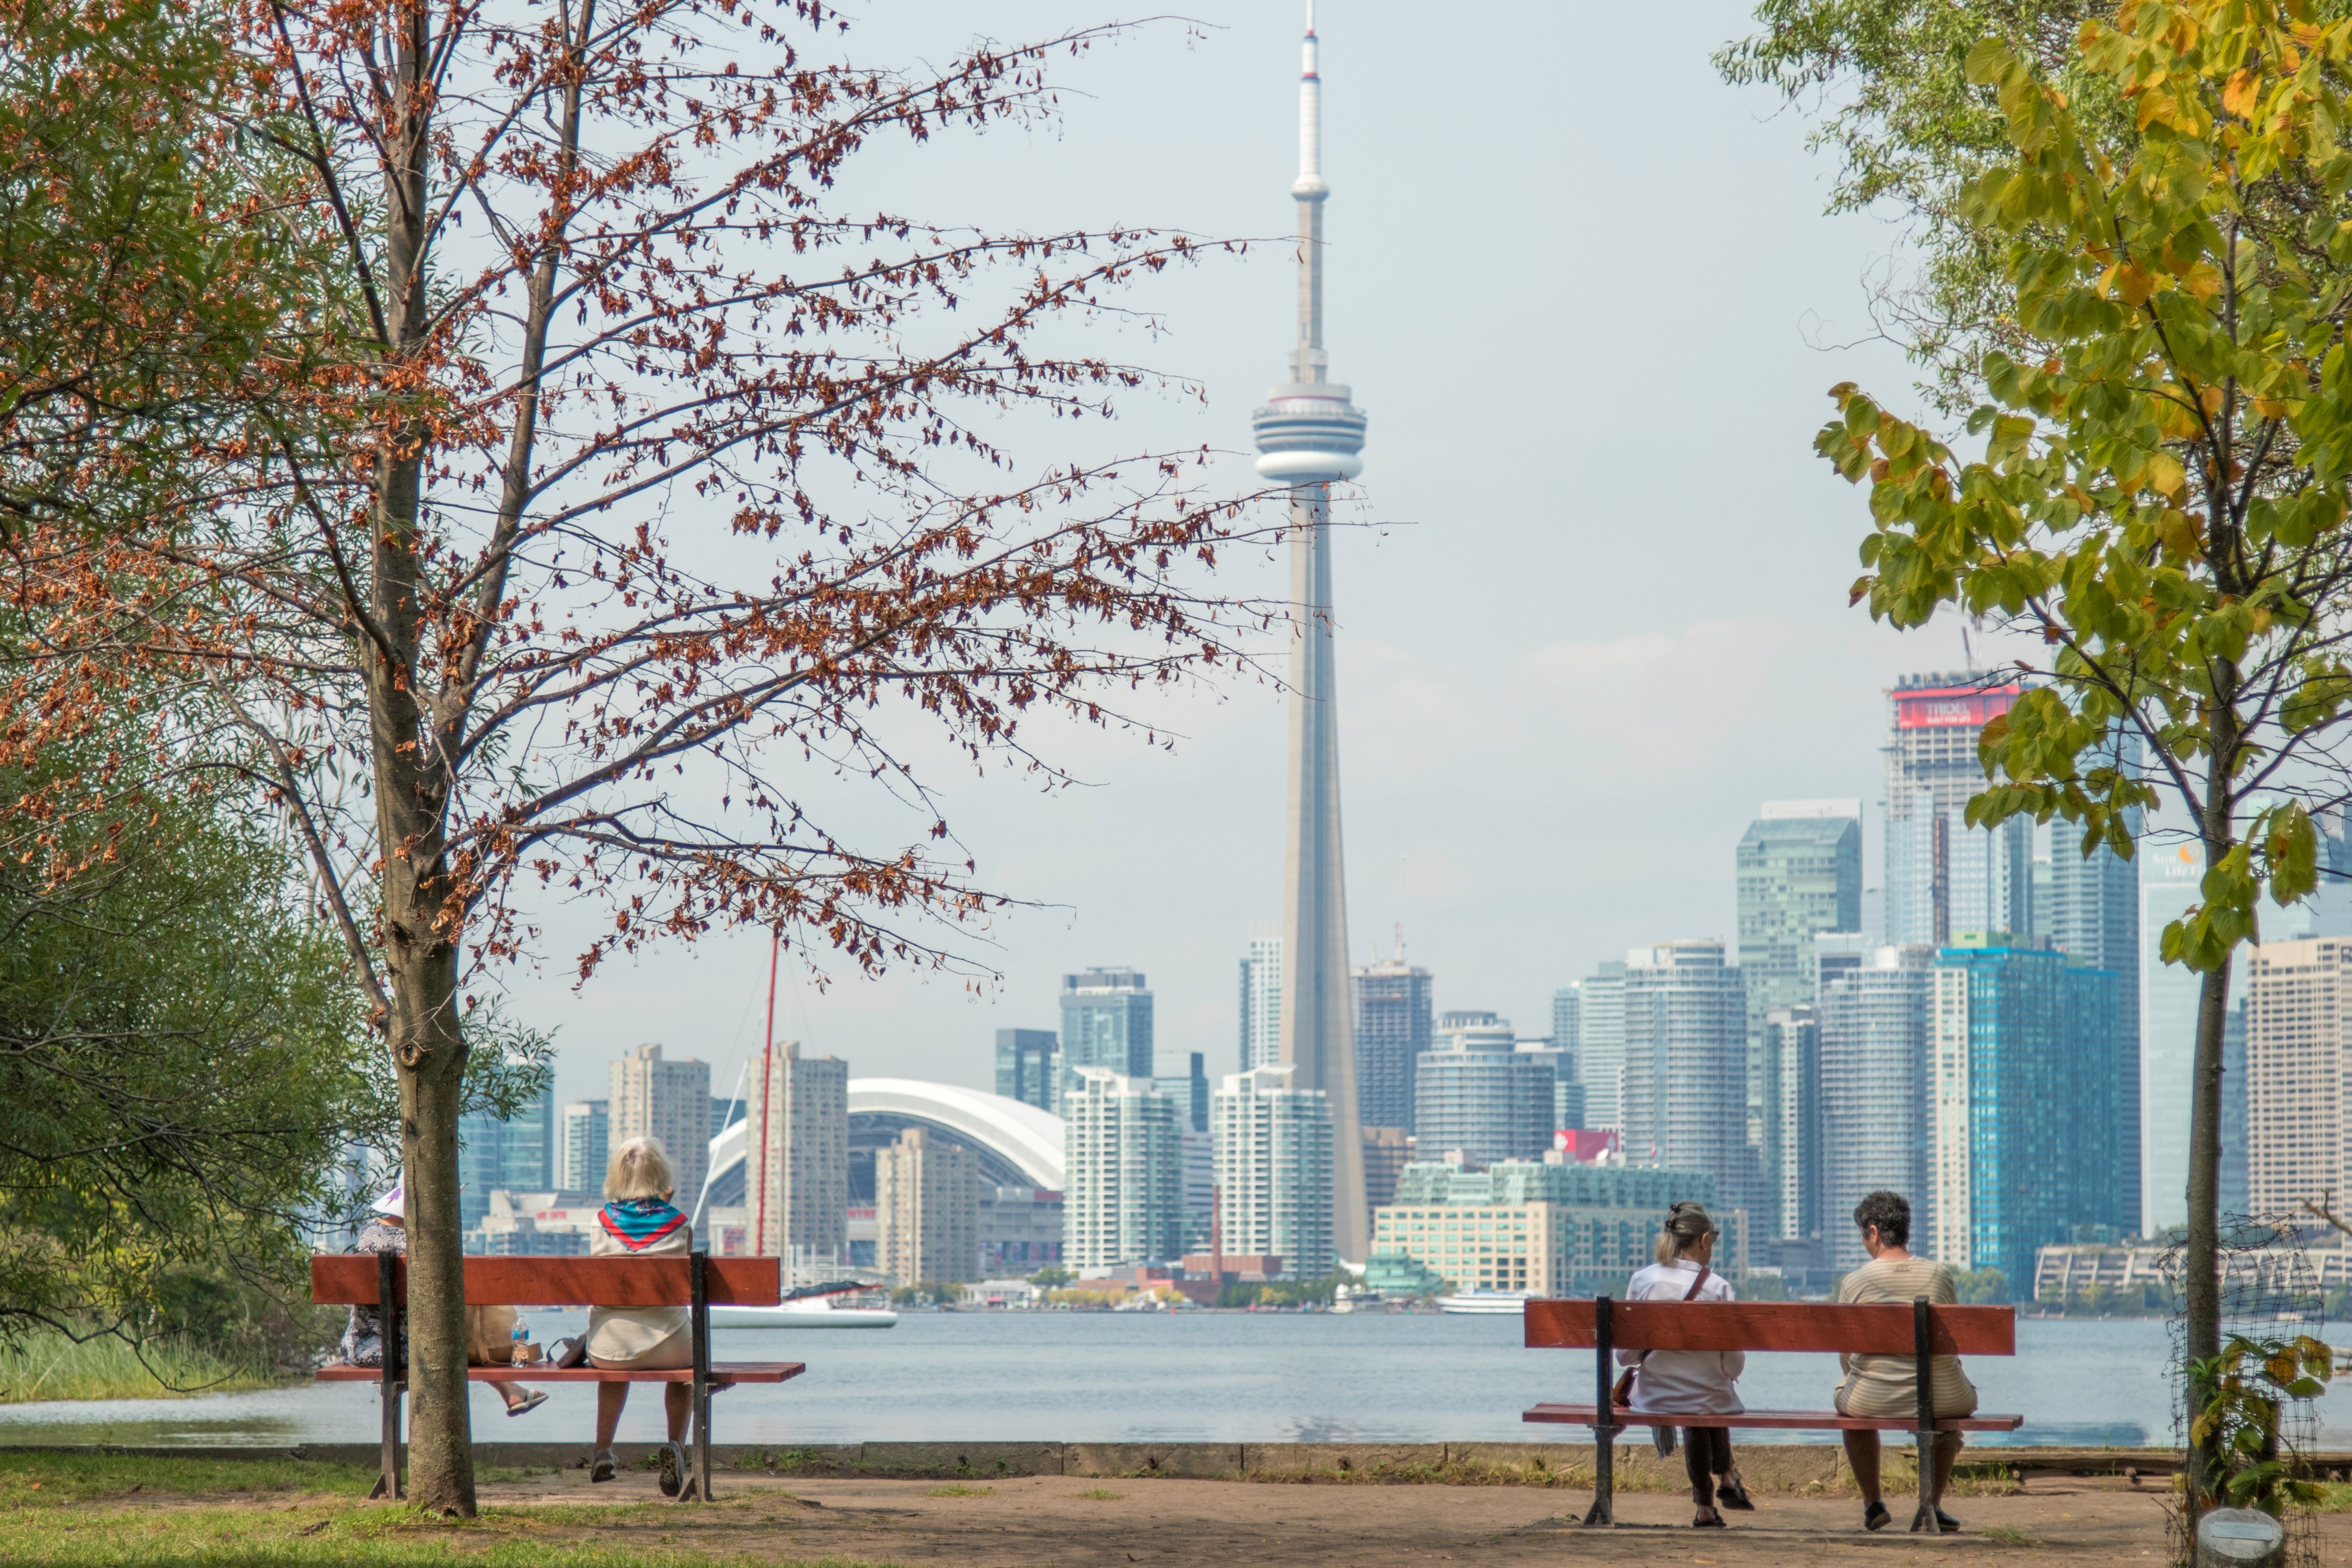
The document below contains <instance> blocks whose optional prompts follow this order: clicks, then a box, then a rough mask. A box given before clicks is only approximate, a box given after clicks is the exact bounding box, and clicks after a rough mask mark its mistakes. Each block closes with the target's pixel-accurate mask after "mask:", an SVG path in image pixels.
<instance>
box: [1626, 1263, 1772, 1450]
mask: <svg viewBox="0 0 2352 1568" xmlns="http://www.w3.org/2000/svg"><path fill="white" fill-rule="evenodd" d="M1698 1269H1699V1266H1698V1265H1697V1264H1696V1263H1693V1262H1690V1261H1689V1260H1687V1259H1685V1258H1677V1259H1675V1261H1674V1262H1672V1263H1653V1264H1651V1265H1650V1266H1649V1267H1648V1268H1644V1269H1643V1270H1641V1271H1640V1272H1639V1273H1637V1274H1635V1275H1634V1276H1633V1279H1630V1280H1628V1281H1627V1282H1626V1285H1625V1299H1626V1300H1629V1301H1679V1300H1682V1299H1683V1298H1684V1297H1685V1296H1687V1295H1689V1294H1690V1288H1691V1277H1692V1276H1693V1275H1695V1274H1696V1273H1697V1272H1698ZM1690 1299H1691V1300H1694V1301H1729V1300H1734V1299H1735V1298H1734V1297H1733V1295H1732V1293H1731V1281H1730V1280H1728V1279H1725V1278H1724V1277H1723V1276H1722V1275H1720V1274H1717V1273H1715V1272H1713V1271H1710V1272H1709V1273H1708V1274H1707V1277H1706V1284H1704V1285H1701V1286H1700V1287H1699V1289H1698V1294H1697V1295H1696V1296H1691V1298H1690ZM1637 1363H1638V1364H1639V1365H1640V1367H1641V1370H1640V1371H1639V1372H1636V1373H1634V1374H1633V1413H1634V1415H1636V1416H1637V1417H1638V1416H1639V1415H1642V1414H1643V1412H1647V1411H1654V1412H1656V1413H1657V1414H1659V1415H1738V1414H1740V1413H1741V1412H1742V1411H1744V1410H1746V1409H1747V1408H1748V1406H1746V1405H1742V1404H1740V1403H1739V1392H1738V1389H1736V1388H1734V1387H1733V1386H1732V1384H1734V1383H1735V1382H1737V1381H1738V1377H1739V1374H1740V1373H1743V1372H1745V1371H1747V1370H1748V1357H1747V1355H1746V1353H1745V1352H1740V1351H1652V1352H1650V1353H1649V1355H1648V1357H1647V1358H1646V1359H1645V1358H1644V1357H1643V1353H1642V1352H1640V1351H1619V1352H1617V1364H1618V1365H1620V1366H1633V1365H1635V1364H1637ZM1660 1425H1663V1423H1660ZM1701 1425H1704V1423H1701Z"/></svg>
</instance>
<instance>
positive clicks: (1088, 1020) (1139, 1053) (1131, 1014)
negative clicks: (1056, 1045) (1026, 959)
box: [1059, 969, 1152, 1098]
mask: <svg viewBox="0 0 2352 1568" xmlns="http://www.w3.org/2000/svg"><path fill="white" fill-rule="evenodd" d="M1151 1058H1152V1051H1151V992H1150V988H1149V987H1147V986H1146V985H1145V984H1144V980H1143V973H1142V971H1140V970H1136V969H1089V970H1087V972H1086V973H1083V974H1065V975H1064V976H1062V1056H1061V1064H1062V1066H1061V1074H1060V1079H1059V1081H1060V1085H1061V1092H1062V1094H1063V1096H1064V1098H1067V1097H1068V1096H1069V1094H1070V1093H1071V1092H1072V1091H1073V1090H1075V1089H1076V1088H1077V1075H1078V1071H1079V1069H1080V1068H1102V1069H1103V1070H1104V1071H1105V1072H1110V1073H1116V1074H1118V1076H1120V1077H1121V1078H1142V1079H1148V1078H1150V1076H1151Z"/></svg>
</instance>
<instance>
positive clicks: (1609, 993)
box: [1576, 958, 1625, 1130]
mask: <svg viewBox="0 0 2352 1568" xmlns="http://www.w3.org/2000/svg"><path fill="white" fill-rule="evenodd" d="M1576 989H1577V1009H1576V1071H1577V1076H1578V1078H1579V1079H1581V1080H1582V1081H1583V1084H1584V1124H1585V1126H1587V1127H1593V1128H1617V1129H1620V1130H1622V1128H1623V1127H1624V1125H1625V1120H1624V1110H1623V1098H1624V1092H1625V963H1624V961H1623V960H1622V959H1617V958H1611V959H1604V960H1602V961H1601V963H1600V964H1598V965H1597V966H1595V968H1594V969H1593V972H1592V973H1591V977H1590V978H1588V979H1586V980H1585V981H1583V982H1582V983H1581V984H1579V985H1578V986H1577V988H1576Z"/></svg>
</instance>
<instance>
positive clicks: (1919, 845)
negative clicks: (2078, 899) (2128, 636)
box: [1856, 674, 2036, 946]
mask: <svg viewBox="0 0 2352 1568" xmlns="http://www.w3.org/2000/svg"><path fill="white" fill-rule="evenodd" d="M2022 690H2023V688H2022V687H2020V686H2018V685H2016V684H2014V683H2011V684H2006V685H2004V684H1998V683H1996V682H1994V681H1993V680H1992V679H1990V677H1982V676H1976V675H1967V674H1948V675H1906V676H1905V677H1903V678H1902V679H1900V680H1898V681H1897V682H1896V683H1895V689H1893V690H1891V691H1889V692H1888V693H1887V694H1886V700H1887V710H1888V726H1887V742H1886V748H1885V754H1886V798H1885V802H1884V803H1883V805H1882V807H1881V812H1882V818H1883V822H1884V828H1885V831H1884V834H1883V840H1882V842H1883V847H1884V849H1885V876H1884V881H1883V887H1884V890H1885V892H1884V896H1885V928H1886V929H1885V940H1886V941H1887V942H1890V943H1893V944H1896V945H1901V944H1905V943H1914V944H1918V943H1925V944H1927V945H1931V946H1933V945H1940V944H1942V943H1944V942H1949V941H1951V940H1952V939H1953V938H1955V937H1958V936H1962V935H1967V934H1970V933H1981V932H1985V931H2033V930H2035V929H2036V927H2035V924H2034V920H2033V871H2032V867H2033V824H2032V822H2031V821H2030V820H2027V819H2025V818H2022V817H2020V818H2016V819H2013V820H2011V821H2010V822H2007V823H2004V824H2002V825H2001V826H1999V827H1996V828H1992V829H1990V830H1988V829H1982V828H1972V827H1970V826H1968V823H1967V821H1966V817H1965V813H1966V810H1967V807H1968V804H1969V797H1970V796H1971V795H1977V794H1979V793H1980V792H1982V791H1983V790H1984V788H1985V787H1986V784H1985V776H1984V767H1983V765H1982V764H1981V763H1979V762H1978V761H1977V735H1978V732H1979V731H1981V730H1982V729H1983V728H1984V726H1985V723H1986V721H1989V720H1991V719H1994V718H1996V717H1998V716H2000V714H2003V713H2006V712H2008V711H2009V710H2010V706H2011V704H2012V703H2014V702H2015V701H2016V700H2017V698H2018V696H2019V695H2020V693H2021V691H2022ZM1856 923H1857V924H1858V923H1859V921H1857V922H1856Z"/></svg>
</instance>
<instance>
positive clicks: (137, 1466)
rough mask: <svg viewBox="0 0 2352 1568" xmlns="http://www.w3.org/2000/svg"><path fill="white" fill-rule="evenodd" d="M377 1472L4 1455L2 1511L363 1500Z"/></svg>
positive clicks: (308, 1462)
mask: <svg viewBox="0 0 2352 1568" xmlns="http://www.w3.org/2000/svg"><path fill="white" fill-rule="evenodd" d="M374 1484H375V1476H374V1473H373V1471H368V1470H362V1469H361V1468H357V1467H355V1466H352V1465H331V1464H327V1463H325V1462H323V1461H321V1460H316V1459H150V1458H128V1457H123V1456H114V1455H100V1454H28V1453H24V1452H20V1451H15V1450H11V1449H7V1448H0V1509H7V1510H18V1509H26V1510H35V1509H50V1508H63V1507H65V1506H67V1505H68V1504H73V1503H92V1502H106V1501H113V1500H122V1499H126V1498H130V1497H134V1496H139V1495H142V1494H144V1495H146V1496H149V1497H171V1496H199V1497H219V1496H222V1495H223V1494H228V1495H233V1496H244V1495H251V1494H259V1493H264V1492H309V1493H312V1494H315V1495H318V1496H321V1497H351V1498H359V1497H364V1496H366V1495H367V1490H368V1489H369V1488H370V1487H371V1486H373V1485H374Z"/></svg>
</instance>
